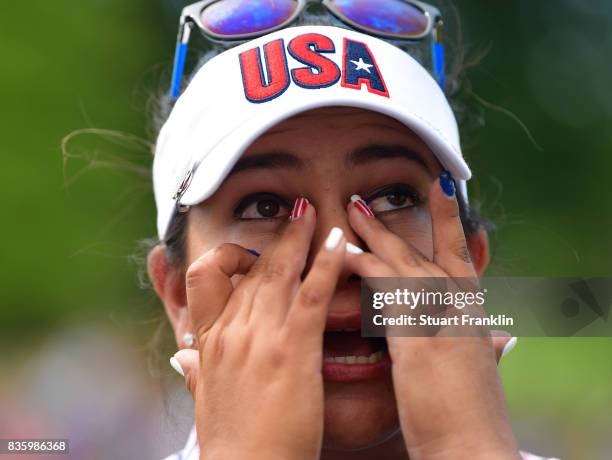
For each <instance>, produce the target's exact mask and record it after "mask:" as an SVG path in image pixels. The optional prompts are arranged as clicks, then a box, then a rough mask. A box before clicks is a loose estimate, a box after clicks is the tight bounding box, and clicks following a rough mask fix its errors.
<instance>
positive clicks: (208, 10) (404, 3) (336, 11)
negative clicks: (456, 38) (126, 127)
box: [170, 0, 445, 100]
mask: <svg viewBox="0 0 612 460" xmlns="http://www.w3.org/2000/svg"><path fill="white" fill-rule="evenodd" d="M308 3H313V2H311V1H310V0H203V1H200V2H197V3H193V4H191V5H188V6H186V7H185V8H184V9H183V11H182V13H181V19H180V24H179V33H178V38H177V44H176V52H175V57H174V67H173V71H172V83H171V88H170V96H171V98H172V99H173V100H174V99H176V98H178V96H179V94H180V91H181V84H182V80H183V74H184V71H185V58H186V56H187V49H188V44H189V37H190V35H191V31H192V29H193V28H197V29H199V30H200V32H201V33H202V34H203V35H204V36H205V37H206V38H208V39H209V40H211V41H214V42H223V43H227V42H240V41H245V40H250V39H252V38H256V37H259V36H263V35H266V34H268V33H270V32H273V31H275V30H278V29H282V28H284V27H287V26H289V25H290V24H292V23H293V22H294V21H296V19H297V18H298V17H299V16H300V14H301V13H302V12H303V10H304V8H305V6H306V5H307V4H308ZM318 3H321V4H322V5H323V6H324V7H325V8H326V9H327V11H329V12H330V13H331V14H332V15H333V16H334V17H335V18H336V19H338V20H339V21H341V22H342V23H343V25H345V26H347V27H349V28H351V29H354V30H357V31H360V32H364V33H367V34H369V35H373V36H377V37H380V38H383V39H388V40H393V41H395V40H398V41H408V42H410V41H413V42H416V41H421V40H423V39H425V38H427V37H431V38H432V67H433V74H434V77H435V79H436V81H437V82H438V84H439V85H440V87H441V88H442V89H444V85H445V70H444V48H443V45H442V16H441V15H440V11H439V10H438V9H437V8H435V7H434V6H431V5H428V4H426V3H423V2H420V1H417V0H322V1H321V2H318Z"/></svg>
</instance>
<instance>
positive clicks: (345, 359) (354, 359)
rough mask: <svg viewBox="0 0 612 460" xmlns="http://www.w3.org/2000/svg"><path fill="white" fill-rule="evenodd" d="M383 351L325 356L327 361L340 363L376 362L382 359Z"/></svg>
mask: <svg viewBox="0 0 612 460" xmlns="http://www.w3.org/2000/svg"><path fill="white" fill-rule="evenodd" d="M382 358H383V352H382V351H377V352H376V353H372V354H371V355H370V356H352V355H351V356H334V357H327V358H325V360H324V361H325V362H326V363H339V364H374V363H377V362H379V361H382Z"/></svg>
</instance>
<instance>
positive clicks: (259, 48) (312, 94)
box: [153, 26, 471, 241]
mask: <svg viewBox="0 0 612 460" xmlns="http://www.w3.org/2000/svg"><path fill="white" fill-rule="evenodd" d="M331 106H345V107H356V108H363V109H368V110H372V111H375V112H379V113H381V114H384V115H388V116H390V117H392V118H394V119H396V120H398V121H400V122H401V123H403V124H405V125H406V126H407V127H409V128H410V129H411V130H412V131H413V132H415V133H416V134H417V135H418V136H419V137H420V138H421V139H422V140H423V141H424V142H425V143H426V144H427V145H428V146H429V148H430V149H431V150H432V152H433V153H434V154H435V155H436V157H437V158H438V160H439V161H440V163H441V164H442V166H443V167H444V168H445V169H447V170H448V171H449V172H450V173H451V174H452V176H453V178H454V179H455V180H456V181H457V185H458V188H459V193H461V194H462V195H463V197H464V198H465V199H466V200H467V193H466V186H465V181H467V180H468V179H469V178H470V177H471V172H470V169H469V167H468V165H467V163H466V162H465V160H464V159H463V156H462V153H461V147H460V143H459V132H458V129H457V122H456V121H455V117H454V115H453V112H452V110H451V108H450V106H449V104H448V102H447V100H446V97H445V96H444V93H443V92H442V90H441V89H440V87H439V86H438V84H437V83H436V81H435V80H434V79H433V78H432V77H431V76H430V74H429V73H428V72H427V71H426V70H425V69H424V68H423V67H422V66H421V65H420V64H419V63H418V62H417V61H415V60H414V59H413V58H411V57H410V56H409V55H408V54H406V53H405V52H404V51H402V50H400V49H399V48H397V47H395V46H393V45H391V44H390V43H388V42H385V41H383V40H381V39H378V38H375V37H372V36H369V35H365V34H362V33H359V32H354V31H351V30H347V29H342V28H337V27H329V26H304V27H292V28H287V29H283V30H280V31H277V32H274V33H271V34H269V35H266V36H263V37H260V38H257V39H255V40H252V41H250V42H248V43H245V44H243V45H240V46H237V47H235V48H231V49H229V50H227V51H225V52H223V53H221V54H219V55H218V56H215V57H214V58H212V59H211V60H210V61H208V62H207V63H206V64H205V65H204V66H202V68H201V69H200V70H198V72H197V74H196V75H195V76H194V78H193V79H192V81H191V82H190V83H189V85H188V87H187V88H186V90H185V92H184V93H183V94H182V96H181V97H180V98H179V99H178V100H177V102H176V104H175V106H174V108H173V110H172V113H171V114H170V117H169V118H168V120H167V122H166V123H165V124H164V126H163V128H162V130H161V132H160V134H159V138H158V141H157V145H156V151H155V159H154V162H153V188H154V193H155V201H156V204H157V212H158V216H157V230H158V233H159V237H160V239H161V240H162V241H163V240H164V237H165V236H166V232H167V230H168V227H169V224H170V222H171V220H172V218H173V216H174V214H175V212H176V210H177V206H178V205H185V206H193V205H196V204H198V203H201V202H202V201H204V200H206V199H207V198H208V197H210V196H211V195H212V194H213V193H214V192H215V191H216V190H217V189H218V188H219V186H220V185H221V183H222V182H223V180H224V179H225V177H226V176H227V175H228V174H229V172H230V171H231V170H232V168H233V166H234V164H235V163H236V162H237V161H238V160H239V159H240V157H241V156H242V155H243V153H244V152H245V150H246V149H247V148H248V147H249V146H250V145H251V144H252V143H253V142H254V141H255V140H256V139H257V138H258V137H259V136H261V135H262V134H263V133H265V132H266V131H267V130H268V129H270V128H271V127H273V126H274V125H276V124H278V123H279V122H281V121H283V120H286V119H287V118H290V117H292V116H294V115H296V114H298V113H301V112H304V111H307V110H311V109H316V108H320V107H331Z"/></svg>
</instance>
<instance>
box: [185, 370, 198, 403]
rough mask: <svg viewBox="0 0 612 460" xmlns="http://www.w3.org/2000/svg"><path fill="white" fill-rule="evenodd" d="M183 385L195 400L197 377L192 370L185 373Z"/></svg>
mask: <svg viewBox="0 0 612 460" xmlns="http://www.w3.org/2000/svg"><path fill="white" fill-rule="evenodd" d="M185 387H186V388H187V391H189V393H191V396H192V397H193V399H194V400H195V397H196V391H197V387H198V378H197V376H196V375H195V373H194V372H189V373H187V375H185Z"/></svg>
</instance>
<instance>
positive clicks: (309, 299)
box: [298, 288, 325, 307]
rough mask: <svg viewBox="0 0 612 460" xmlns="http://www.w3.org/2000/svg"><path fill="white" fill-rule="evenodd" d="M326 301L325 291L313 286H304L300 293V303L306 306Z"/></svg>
mask: <svg viewBox="0 0 612 460" xmlns="http://www.w3.org/2000/svg"><path fill="white" fill-rule="evenodd" d="M324 301H325V296H324V295H323V293H322V292H321V291H319V290H317V289H313V288H302V289H300V292H299V295H298V303H299V304H300V305H303V306H305V307H314V306H318V305H321V304H322V303H323V302H324Z"/></svg>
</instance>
